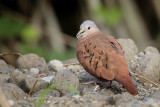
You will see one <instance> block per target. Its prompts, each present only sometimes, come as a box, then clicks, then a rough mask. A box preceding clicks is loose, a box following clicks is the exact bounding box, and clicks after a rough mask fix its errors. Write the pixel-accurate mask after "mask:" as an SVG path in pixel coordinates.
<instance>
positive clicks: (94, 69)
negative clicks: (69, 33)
mask: <svg viewBox="0 0 160 107" xmlns="http://www.w3.org/2000/svg"><path fill="white" fill-rule="evenodd" d="M76 37H77V38H78V44H77V48H76V53H77V58H78V60H79V62H80V64H81V65H82V66H83V67H84V69H85V70H86V71H87V72H88V73H90V74H91V75H93V76H94V77H96V78H97V79H98V80H100V81H108V80H110V81H112V80H116V81H118V82H119V83H121V84H122V85H123V86H124V88H125V89H126V90H127V91H128V92H129V93H130V94H132V95H137V94H138V91H137V89H136V88H135V86H134V83H133V81H132V80H131V78H130V76H129V70H128V64H127V62H126V60H125V58H124V56H123V50H122V47H121V45H120V44H119V43H118V41H117V39H116V38H114V37H113V36H110V35H106V34H104V33H102V32H101V31H100V30H99V29H98V27H97V26H96V25H95V24H94V22H92V21H90V20H87V21H84V22H83V23H82V24H81V26H80V31H79V32H78V34H77V36H76Z"/></svg>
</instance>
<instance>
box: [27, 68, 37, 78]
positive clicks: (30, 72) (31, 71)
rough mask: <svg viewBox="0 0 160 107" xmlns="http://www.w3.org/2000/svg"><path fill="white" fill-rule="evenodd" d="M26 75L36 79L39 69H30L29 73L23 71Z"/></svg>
mask: <svg viewBox="0 0 160 107" xmlns="http://www.w3.org/2000/svg"><path fill="white" fill-rule="evenodd" d="M25 74H26V75H30V76H32V77H37V75H38V74H39V69H38V68H31V69H30V70H29V71H28V70H27V71H25Z"/></svg>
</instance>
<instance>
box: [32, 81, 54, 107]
mask: <svg viewBox="0 0 160 107" xmlns="http://www.w3.org/2000/svg"><path fill="white" fill-rule="evenodd" d="M55 88H56V84H52V85H49V86H48V87H46V88H45V89H44V90H43V92H42V93H41V94H40V95H39V96H38V98H37V100H36V102H35V107H41V105H42V104H43V103H44V100H45V96H46V95H47V94H48V93H50V92H51V91H52V90H54V89H55Z"/></svg>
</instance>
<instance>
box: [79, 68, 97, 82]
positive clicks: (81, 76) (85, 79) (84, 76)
mask: <svg viewBox="0 0 160 107" xmlns="http://www.w3.org/2000/svg"><path fill="white" fill-rule="evenodd" d="M78 78H79V80H80V82H81V83H84V82H88V81H92V80H94V79H95V77H93V76H92V75H90V74H89V73H88V72H86V71H85V70H83V71H80V73H79V75H78Z"/></svg>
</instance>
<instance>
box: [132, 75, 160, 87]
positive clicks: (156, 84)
mask: <svg viewBox="0 0 160 107" xmlns="http://www.w3.org/2000/svg"><path fill="white" fill-rule="evenodd" d="M130 73H131V74H132V75H134V76H136V77H138V78H141V79H143V80H146V81H148V82H150V83H152V84H153V85H155V86H157V87H158V88H160V84H158V83H155V82H154V81H151V80H149V79H147V78H145V77H143V76H141V75H139V74H136V73H133V72H130Z"/></svg>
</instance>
